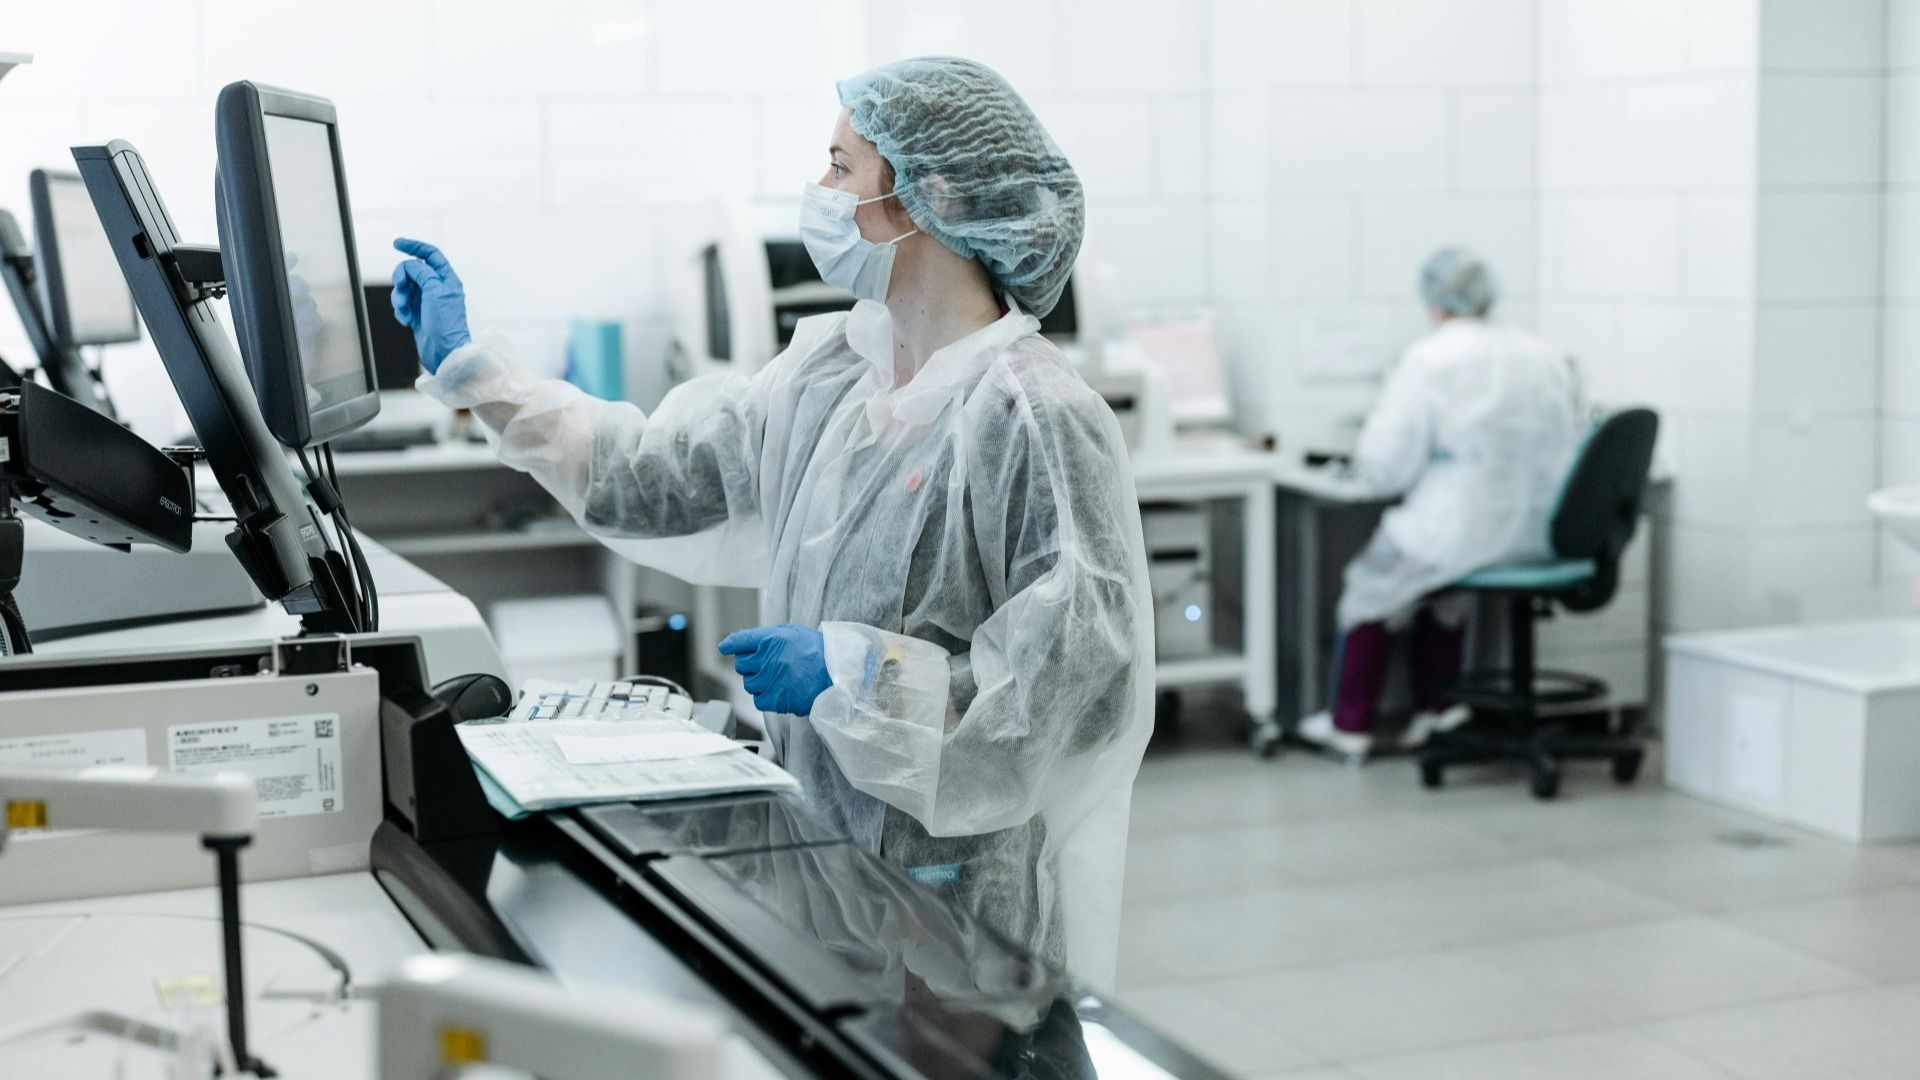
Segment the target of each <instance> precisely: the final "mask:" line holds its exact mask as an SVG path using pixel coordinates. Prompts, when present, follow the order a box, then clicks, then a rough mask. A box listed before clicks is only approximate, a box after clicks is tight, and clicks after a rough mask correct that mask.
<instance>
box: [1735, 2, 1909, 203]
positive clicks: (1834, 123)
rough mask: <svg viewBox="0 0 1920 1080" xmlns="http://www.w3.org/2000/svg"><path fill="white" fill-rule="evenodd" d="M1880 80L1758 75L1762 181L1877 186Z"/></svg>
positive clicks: (1867, 76)
mask: <svg viewBox="0 0 1920 1080" xmlns="http://www.w3.org/2000/svg"><path fill="white" fill-rule="evenodd" d="M1768 40H1772V35H1771V32H1769V37H1768ZM1881 81H1882V80H1881V78H1880V76H1879V74H1878V73H1873V74H1865V75H1855V76H1832V75H1777V74H1769V75H1768V76H1767V77H1765V78H1764V79H1762V80H1761V81H1760V116H1761V124H1760V175H1761V177H1762V178H1763V179H1764V181H1765V182H1766V183H1769V184H1778V185H1796V184H1826V185H1854V186H1862V187H1874V186H1878V185H1879V183H1880V178H1881V169H1880V144H1881V138H1880V128H1881V117H1880V95H1881Z"/></svg>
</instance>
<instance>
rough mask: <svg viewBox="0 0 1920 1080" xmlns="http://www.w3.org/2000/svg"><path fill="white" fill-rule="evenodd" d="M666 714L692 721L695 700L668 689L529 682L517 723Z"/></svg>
mask: <svg viewBox="0 0 1920 1080" xmlns="http://www.w3.org/2000/svg"><path fill="white" fill-rule="evenodd" d="M663 712H664V713H667V714H668V715H671V716H677V717H680V718H681V719H683V720H690V719H692V718H693V700H692V699H691V698H688V697H686V696H685V695H683V694H677V693H674V692H673V691H672V690H671V689H669V688H667V687H665V686H656V685H654V684H651V683H638V682H599V681H596V680H593V679H583V680H581V681H579V682H574V683H564V682H556V681H554V680H552V679H528V680H527V681H525V682H523V683H521V684H520V703H519V704H518V705H516V706H515V707H514V710H513V713H512V719H515V720H609V721H619V720H639V719H643V718H645V717H646V716H648V715H656V716H657V715H659V714H660V713H663Z"/></svg>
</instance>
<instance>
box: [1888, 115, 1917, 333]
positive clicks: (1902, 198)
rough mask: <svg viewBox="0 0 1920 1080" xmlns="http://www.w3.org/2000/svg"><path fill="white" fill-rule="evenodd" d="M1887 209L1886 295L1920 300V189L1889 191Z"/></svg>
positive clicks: (1909, 188) (1901, 298)
mask: <svg viewBox="0 0 1920 1080" xmlns="http://www.w3.org/2000/svg"><path fill="white" fill-rule="evenodd" d="M1903 135H1904V133H1903ZM1900 137H1901V136H1896V138H1900ZM1904 137H1907V138H1912V137H1913V136H1904ZM1884 205H1885V211H1886V233H1885V235H1886V238H1887V251H1886V256H1885V263H1884V264H1883V265H1884V267H1885V270H1884V273H1885V277H1884V279H1883V283H1882V287H1883V289H1884V290H1885V295H1886V296H1887V297H1888V298H1889V299H1896V300H1907V301H1911V300H1920V186H1908V187H1904V188H1898V189H1889V190H1888V191H1887V193H1886V195H1885V203H1884Z"/></svg>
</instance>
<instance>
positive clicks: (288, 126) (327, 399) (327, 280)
mask: <svg viewBox="0 0 1920 1080" xmlns="http://www.w3.org/2000/svg"><path fill="white" fill-rule="evenodd" d="M265 121H266V136H267V140H266V141H267V160H268V169H269V172H270V175H271V176H272V178H273V201H274V206H275V208H276V209H277V210H278V211H279V217H280V244H281V248H282V250H283V251H284V252H285V253H286V274H287V292H288V299H289V300H291V301H292V303H293V326H294V338H295V340H296V341H297V342H298V344H299V349H300V368H301V371H302V372H303V373H304V376H305V379H306V386H307V410H308V411H309V412H318V411H320V410H321V409H328V408H332V407H333V406H335V405H340V404H343V403H345V402H348V401H351V400H353V399H355V398H358V397H360V396H362V395H364V394H367V393H370V392H372V389H373V388H372V387H371V386H368V385H367V363H366V357H365V356H364V355H362V353H361V347H362V338H361V336H360V319H359V313H358V308H357V307H356V305H355V301H354V295H353V290H354V279H353V274H352V273H351V272H350V270H349V268H348V264H349V260H350V259H351V258H353V255H352V253H351V252H349V251H348V250H347V231H346V226H345V225H344V224H343V220H342V217H341V213H340V204H341V199H340V189H339V187H338V185H337V184H336V182H335V179H334V177H335V173H334V167H333V139H332V137H331V133H330V132H329V131H328V130H327V128H328V125H326V124H322V123H316V122H314V121H312V120H298V119H295V118H293V117H289V116H275V115H273V114H271V113H269V114H267V116H266V117H265Z"/></svg>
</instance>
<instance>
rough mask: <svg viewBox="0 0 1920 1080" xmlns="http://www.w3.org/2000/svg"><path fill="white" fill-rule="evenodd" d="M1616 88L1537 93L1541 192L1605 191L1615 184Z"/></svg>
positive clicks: (1619, 160) (1618, 162) (1620, 165)
mask: <svg viewBox="0 0 1920 1080" xmlns="http://www.w3.org/2000/svg"><path fill="white" fill-rule="evenodd" d="M1620 93H1621V91H1620V88H1619V87H1618V86H1615V85H1612V84H1603V85H1597V86H1546V87H1543V88H1542V90H1541V92H1540V187H1541V188H1542V189H1543V190H1546V191H1567V190H1575V189H1605V188H1610V187H1614V186H1616V185H1618V184H1619V182H1620V176H1621V172H1622V170H1623V169H1624V167H1625V161H1624V157H1625V155H1624V154H1623V153H1622V149H1621V117H1620Z"/></svg>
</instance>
